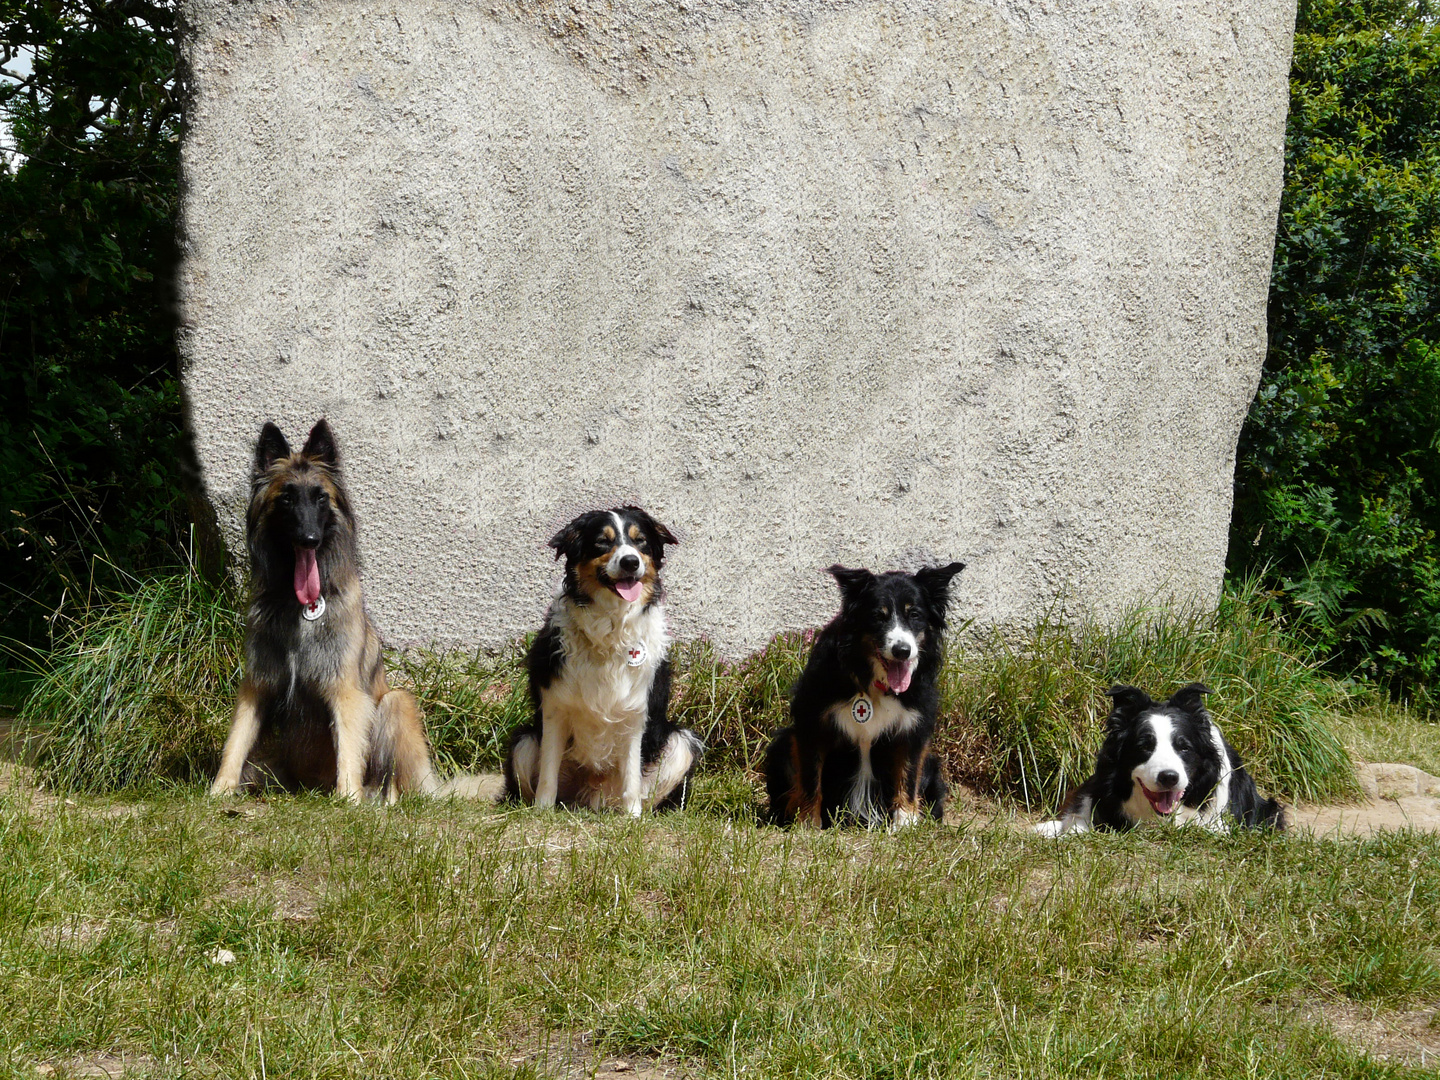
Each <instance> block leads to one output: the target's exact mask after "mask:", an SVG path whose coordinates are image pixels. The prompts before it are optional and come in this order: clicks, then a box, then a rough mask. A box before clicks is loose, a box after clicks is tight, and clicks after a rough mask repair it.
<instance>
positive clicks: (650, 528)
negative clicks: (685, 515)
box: [620, 506, 680, 570]
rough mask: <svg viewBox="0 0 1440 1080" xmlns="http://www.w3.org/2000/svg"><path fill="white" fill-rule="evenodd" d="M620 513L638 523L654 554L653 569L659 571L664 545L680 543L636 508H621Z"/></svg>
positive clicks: (670, 533)
mask: <svg viewBox="0 0 1440 1080" xmlns="http://www.w3.org/2000/svg"><path fill="white" fill-rule="evenodd" d="M620 513H622V514H629V515H630V516H631V517H633V518H634V519H635V520H636V521H638V522H639V523H640V528H642V529H644V530H645V539H646V540H648V541H649V542H650V550H651V551H652V552H654V559H655V569H657V570H658V569H660V564H661V563H663V562H664V561H665V545H666V544H672V545H676V544H679V543H680V541H679V540H676V539H675V534H674V533H672V532H671V531H670V530H669V529H667V528H666V527H665V526H664V525H661V524H660V522H658V521H656V520H655V519H654V518H653V517H651V516H650V514H649V513H648V512H647V511H645V510H642V509H641V508H640V507H638V506H622V507H621V508H620Z"/></svg>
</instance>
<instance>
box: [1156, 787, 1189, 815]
mask: <svg viewBox="0 0 1440 1080" xmlns="http://www.w3.org/2000/svg"><path fill="white" fill-rule="evenodd" d="M1182 794H1183V793H1182V792H1179V791H1157V792H1155V798H1154V799H1153V800H1152V802H1153V803H1154V805H1155V810H1156V812H1157V813H1161V814H1168V813H1170V811H1171V810H1174V809H1175V806H1176V804H1177V803H1179V802H1180V796H1181V795H1182Z"/></svg>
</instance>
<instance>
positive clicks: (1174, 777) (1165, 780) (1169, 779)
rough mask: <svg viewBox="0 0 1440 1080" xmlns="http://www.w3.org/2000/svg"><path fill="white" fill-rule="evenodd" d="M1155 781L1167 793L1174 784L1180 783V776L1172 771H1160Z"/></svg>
mask: <svg viewBox="0 0 1440 1080" xmlns="http://www.w3.org/2000/svg"><path fill="white" fill-rule="evenodd" d="M1155 779H1156V780H1158V781H1159V783H1160V786H1161V787H1162V788H1164V789H1165V790H1166V791H1169V790H1170V789H1172V788H1173V787H1174V786H1175V785H1176V784H1178V783H1180V774H1179V773H1178V772H1176V771H1175V770H1174V769H1162V770H1161V771H1160V772H1159V773H1158V774H1156V776H1155Z"/></svg>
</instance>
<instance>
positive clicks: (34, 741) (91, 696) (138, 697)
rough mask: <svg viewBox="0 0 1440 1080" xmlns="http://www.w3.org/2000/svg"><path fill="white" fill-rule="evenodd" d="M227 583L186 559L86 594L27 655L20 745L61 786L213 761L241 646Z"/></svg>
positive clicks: (154, 775) (145, 777) (136, 778)
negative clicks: (87, 600)
mask: <svg viewBox="0 0 1440 1080" xmlns="http://www.w3.org/2000/svg"><path fill="white" fill-rule="evenodd" d="M242 642H243V630H242V624H241V616H240V613H239V610H238V606H237V604H236V603H235V600H234V596H233V594H232V593H231V592H230V591H229V590H228V589H227V588H226V587H224V586H217V585H212V584H209V583H207V582H205V581H204V580H202V579H201V578H200V577H199V576H198V575H197V574H196V573H195V572H194V571H193V570H186V571H182V572H180V573H177V574H174V575H171V576H166V577H157V578H153V579H151V580H148V581H144V582H141V583H140V584H139V585H138V586H137V587H136V588H135V590H134V591H133V592H130V593H127V594H124V595H119V596H113V597H110V598H107V599H105V600H103V601H100V602H97V603H96V604H94V605H92V606H91V607H90V609H89V610H88V611H85V612H83V613H81V614H80V615H79V616H78V617H76V618H75V619H74V620H73V621H72V622H71V623H70V624H69V629H67V630H66V631H65V632H64V633H63V634H62V635H61V636H60V637H59V639H58V640H57V641H56V643H55V646H54V648H53V649H52V650H51V651H50V652H49V653H48V654H45V655H43V656H41V657H39V658H38V659H35V660H34V661H33V664H34V666H35V668H36V680H35V683H34V685H33V688H32V689H31V691H30V693H29V695H28V696H27V697H26V698H25V700H24V702H23V704H22V705H21V706H20V710H19V712H18V713H17V715H16V717H15V734H16V736H17V740H16V741H17V742H18V743H19V745H20V747H21V749H22V752H23V753H24V754H25V755H26V757H27V758H28V759H29V760H31V761H33V762H34V764H35V765H36V766H37V768H38V769H39V771H40V774H41V776H42V777H43V778H44V779H45V780H46V781H47V782H48V783H50V784H51V785H52V786H54V787H57V788H61V789H64V790H72V791H85V792H98V791H112V790H116V789H119V788H124V787H131V786H135V785H141V784H145V783H149V782H152V781H154V780H157V779H178V780H185V779H193V778H196V777H198V776H201V775H204V774H205V773H207V772H209V771H211V770H213V768H214V767H215V764H216V762H217V761H218V759H219V752H220V745H221V743H222V742H223V740H224V738H225V732H226V729H227V728H228V726H229V723H230V711H231V708H232V706H233V703H234V700H235V686H236V684H237V683H238V682H239V680H240V672H241V667H242V658H243V644H242Z"/></svg>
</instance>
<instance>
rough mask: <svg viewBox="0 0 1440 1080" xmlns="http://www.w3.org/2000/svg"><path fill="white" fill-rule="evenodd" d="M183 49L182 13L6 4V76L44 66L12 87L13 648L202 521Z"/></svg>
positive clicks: (3, 440)
mask: <svg viewBox="0 0 1440 1080" xmlns="http://www.w3.org/2000/svg"><path fill="white" fill-rule="evenodd" d="M175 33H176V12H175V8H174V5H172V4H135V3H122V2H106V0H84V2H81V0H12V2H8V3H3V4H0V68H4V69H5V70H7V71H10V72H13V73H16V74H19V73H20V72H21V71H22V67H21V65H20V64H18V63H16V59H17V55H18V54H17V50H20V49H24V50H26V54H27V55H29V56H31V57H32V58H33V70H32V71H31V72H29V73H28V74H26V75H24V76H23V77H20V78H5V77H0V119H3V121H4V122H5V124H6V125H7V126H8V127H9V129H10V132H11V135H12V137H13V138H12V139H11V140H7V142H11V143H13V145H8V146H6V147H5V148H4V149H5V150H7V151H12V152H14V154H15V155H16V156H11V155H10V154H4V153H0V565H3V566H4V567H5V572H4V574H3V583H4V585H5V586H6V588H4V589H0V633H3V634H5V635H8V636H11V637H16V638H19V639H21V640H24V641H27V642H29V643H31V644H36V645H39V644H41V643H44V642H46V641H48V636H47V631H48V628H49V626H50V625H51V624H50V623H49V622H47V616H53V614H54V613H55V612H56V611H57V610H58V611H66V612H68V611H69V610H70V609H71V608H77V609H78V608H83V606H84V598H85V597H87V596H89V595H91V593H92V591H93V590H94V589H95V588H96V587H99V588H102V589H114V588H120V587H124V582H125V580H126V577H125V575H126V573H127V572H130V573H139V572H142V571H147V570H154V569H155V568H157V567H159V566H161V565H166V564H170V565H173V563H174V562H175V559H176V551H175V548H176V547H178V544H176V540H177V538H178V537H180V536H182V535H183V532H184V528H185V524H186V521H187V518H188V517H189V516H190V514H191V512H192V510H194V511H195V512H196V513H199V510H200V508H198V507H194V508H190V507H187V499H186V496H185V494H184V491H185V485H184V484H183V483H182V479H183V477H184V476H185V475H186V474H187V473H189V472H192V471H193V461H192V455H191V453H190V447H189V443H188V441H187V440H186V438H185V435H184V430H183V423H182V415H181V414H182V409H181V400H180V381H179V362H178V358H177V354H176V350H175V343H174V338H173V331H174V316H173V313H172V305H171V296H170V292H171V289H170V278H171V264H172V261H173V257H174V252H175V238H174V222H175V208H176V202H177V193H178V166H179V150H180V147H179V136H180V109H181V103H182V101H183V100H184V95H185V86H184V82H183V79H182V78H181V75H182V74H183V73H182V72H181V71H179V70H178V69H177V66H176V57H177V54H176V49H175V45H174V37H175ZM199 520H201V521H208V520H209V517H208V515H201V516H200V518H199ZM209 536H210V533H209V532H208V530H207V531H206V533H205V537H206V538H207V539H208V538H209ZM207 554H208V552H207Z"/></svg>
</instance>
